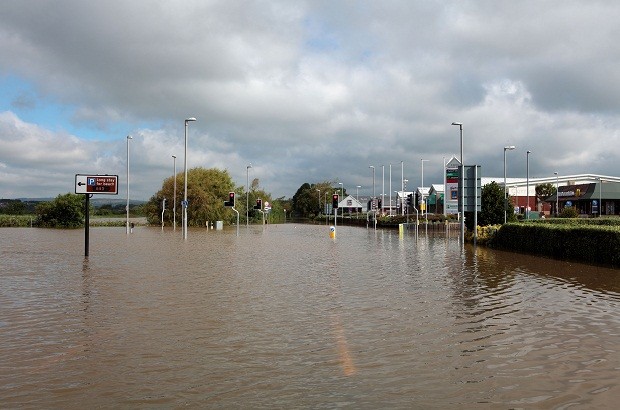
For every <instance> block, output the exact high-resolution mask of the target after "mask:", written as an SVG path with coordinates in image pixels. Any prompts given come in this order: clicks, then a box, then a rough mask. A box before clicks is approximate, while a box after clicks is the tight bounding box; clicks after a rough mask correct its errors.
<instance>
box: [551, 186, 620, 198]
mask: <svg viewBox="0 0 620 410" xmlns="http://www.w3.org/2000/svg"><path fill="white" fill-rule="evenodd" d="M558 192H559V200H560V201H584V200H592V199H599V198H600V199H607V200H612V199H620V183H617V182H605V181H603V185H602V188H601V183H600V182H597V183H592V184H576V185H566V186H560V187H558ZM555 201H556V195H555V194H553V195H551V196H550V197H548V198H546V199H545V202H555Z"/></svg>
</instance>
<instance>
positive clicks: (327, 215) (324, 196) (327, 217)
mask: <svg viewBox="0 0 620 410" xmlns="http://www.w3.org/2000/svg"><path fill="white" fill-rule="evenodd" d="M323 206H324V207H325V209H324V210H325V225H329V212H327V191H325V192H324V193H323Z"/></svg>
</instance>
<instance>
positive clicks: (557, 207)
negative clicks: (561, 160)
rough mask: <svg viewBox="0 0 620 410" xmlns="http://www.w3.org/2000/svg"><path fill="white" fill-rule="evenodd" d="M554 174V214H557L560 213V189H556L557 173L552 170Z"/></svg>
mask: <svg viewBox="0 0 620 410" xmlns="http://www.w3.org/2000/svg"><path fill="white" fill-rule="evenodd" d="M553 175H555V216H558V215H559V213H560V191H558V182H559V181H558V173H557V172H554V173H553Z"/></svg>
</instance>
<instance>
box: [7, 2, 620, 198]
mask: <svg viewBox="0 0 620 410" xmlns="http://www.w3.org/2000/svg"><path fill="white" fill-rule="evenodd" d="M0 7H1V8H2V13H0V53H2V55H3V56H8V57H7V58H3V59H2V61H0V73H1V74H2V75H8V76H14V77H16V78H19V79H21V80H23V81H24V82H27V83H28V84H29V85H31V86H32V90H28V92H27V93H22V94H19V93H17V94H15V95H14V98H12V101H14V102H18V101H25V100H23V96H25V95H28V97H29V98H33V100H32V101H30V100H28V101H27V102H28V104H14V105H13V106H10V105H7V106H6V107H2V106H0V110H1V111H5V112H4V113H3V114H2V116H0V127H1V128H0V131H1V132H2V134H1V135H0V144H2V145H1V146H0V148H1V151H0V164H3V167H2V168H1V169H2V171H3V172H4V173H5V174H3V175H5V176H2V177H1V178H2V179H3V181H2V182H3V185H2V187H3V188H2V189H7V191H8V188H5V187H9V186H11V187H12V188H11V191H10V192H17V190H18V189H22V188H23V187H26V188H24V189H25V190H26V191H27V190H28V189H32V190H34V185H32V184H31V182H32V181H31V180H28V182H29V183H21V184H19V183H18V182H17V181H18V180H20V179H22V178H24V181H25V180H26V179H25V178H27V177H29V176H32V177H33V178H35V179H36V177H37V175H39V174H37V172H38V171H36V170H37V169H40V170H41V171H40V175H46V174H47V175H56V176H58V175H62V179H65V178H66V175H69V177H70V178H69V179H70V180H72V173H77V172H86V171H87V170H88V172H110V171H108V170H109V169H116V171H112V172H115V173H119V174H123V173H124V164H125V149H126V140H125V135H127V134H131V135H133V137H134V139H133V140H132V141H131V142H130V152H131V153H132V156H131V161H130V164H131V169H132V171H131V173H132V175H134V176H135V181H136V185H137V186H136V189H135V190H134V189H133V188H132V191H133V192H135V193H136V195H140V196H141V197H142V198H143V199H146V198H148V197H149V196H150V195H152V194H153V193H154V192H155V191H156V190H157V189H158V188H159V186H160V185H161V181H162V180H163V178H165V177H167V176H168V175H170V174H171V172H172V171H171V170H172V159H171V155H173V154H174V153H176V155H177V157H178V161H177V162H178V164H179V165H180V164H181V163H182V152H183V119H184V118H186V117H188V116H195V117H197V118H198V121H197V122H196V123H192V124H191V126H190V139H189V141H190V143H189V147H190V158H189V159H190V166H197V165H200V166H206V167H211V166H217V167H220V168H227V169H229V171H230V173H231V175H232V176H233V178H235V180H236V181H237V183H238V184H243V183H244V182H245V171H246V169H245V167H246V165H247V164H248V163H250V162H251V163H252V164H255V165H253V169H252V173H253V176H254V177H257V178H259V179H261V185H262V186H264V187H265V189H267V190H268V191H272V192H273V193H274V194H275V195H277V196H281V195H284V196H292V195H293V194H294V192H295V191H296V190H297V188H298V187H299V186H300V185H301V184H302V183H304V182H315V181H322V180H336V179H338V180H340V181H344V182H345V183H347V184H349V185H351V186H355V185H362V186H369V185H370V178H371V175H370V173H369V172H368V169H367V167H368V165H370V164H374V165H377V166H379V165H381V164H385V165H387V164H389V163H393V164H399V163H400V161H401V160H404V161H405V162H406V166H405V169H406V174H407V176H408V178H409V179H410V180H418V179H419V176H420V175H419V173H420V172H419V171H420V163H419V160H420V158H422V157H424V158H425V159H430V160H431V161H430V162H429V163H427V164H426V165H425V179H427V178H429V180H432V178H435V179H438V178H439V175H440V174H439V172H440V171H439V170H440V167H441V163H442V158H443V157H449V156H451V155H452V154H454V153H456V152H457V151H458V149H459V147H458V145H457V143H458V138H457V133H456V131H455V129H454V127H451V126H450V123H451V122H452V121H461V122H463V123H464V125H465V136H466V143H467V144H466V145H467V147H466V158H469V159H470V160H471V161H476V162H477V163H480V164H482V165H483V172H484V174H485V175H499V173H500V172H501V168H502V158H501V157H502V154H503V152H502V147H503V145H505V144H506V143H513V144H515V145H517V147H518V149H517V151H515V152H512V153H511V154H512V157H514V161H515V163H518V161H520V160H518V158H519V156H521V155H523V156H524V155H525V154H524V153H525V151H526V150H528V149H530V150H531V151H533V153H534V154H533V155H532V157H531V159H532V167H531V168H532V173H533V174H536V175H538V176H544V175H548V174H552V172H553V171H555V170H559V171H560V172H562V173H580V172H597V173H607V174H614V173H615V169H614V168H613V161H609V158H612V156H613V155H617V154H618V153H619V152H618V149H617V148H616V146H618V144H617V142H618V133H617V131H616V130H617V129H618V127H617V126H618V123H619V122H620V118H619V117H618V115H617V108H618V101H620V100H618V98H617V95H618V94H619V93H620V89H619V87H620V77H619V76H620V74H617V73H616V72H617V70H616V69H615V67H617V66H618V63H619V62H620V61H619V60H620V48H619V47H617V46H616V38H617V34H618V31H619V30H620V29H618V26H617V23H616V16H617V15H618V14H619V12H620V5H617V4H616V3H615V2H610V1H593V2H588V3H587V4H584V3H579V2H562V1H550V2H534V1H525V2H494V1H480V2H462V1H446V2H410V1H387V2H373V1H360V2H340V1H310V2H308V1H248V2H230V1H224V0H221V1H217V0H210V1H202V0H201V1H198V0H196V1H183V2H174V1H172V2H171V1H138V0H136V1H131V2H125V1H120V0H119V1H114V0H112V1H106V2H99V3H93V2H82V1H77V0H76V1H70V0H65V1H58V2H53V3H48V2H30V1H9V2H5V3H3V5H2V6H0ZM19 95H21V97H19ZM30 96H33V97H30ZM20 98H21V99H20ZM50 104H55V105H56V104H60V105H61V106H62V107H63V108H64V110H65V111H66V112H70V114H71V115H68V116H67V118H68V120H70V121H72V124H63V123H62V122H60V123H59V124H57V126H54V125H53V122H52V121H49V119H48V121H47V123H46V124H47V125H45V126H43V125H41V124H39V123H38V121H37V120H36V116H34V115H33V116H31V115H27V114H29V113H32V112H35V111H36V112H39V113H40V112H41V111H42V110H43V111H44V110H45V106H46V105H50ZM9 110H12V111H9ZM30 118H35V119H34V120H30ZM59 121H63V119H59ZM72 127H77V128H80V127H81V128H89V129H95V130H98V132H97V133H96V135H98V137H96V138H92V137H91V138H89V140H88V141H86V140H84V139H81V138H79V137H77V136H75V135H70V133H69V132H62V131H58V130H62V129H65V130H67V129H73V128H72ZM123 127H124V128H126V129H125V130H124V131H121V132H120V133H119V128H120V129H123ZM73 134H78V133H77V132H73ZM16 141H20V142H21V143H18V142H16ZM25 145H27V146H28V150H27V152H26V151H24V150H21V148H23V146H25ZM521 150H522V151H521ZM134 156H135V157H134ZM427 167H428V168H427ZM520 168H524V167H520ZM520 168H517V167H516V166H515V168H514V170H515V172H517V171H518V170H519V169H520ZM427 169H428V171H427ZM74 170H75V171H74ZM518 172H520V173H521V174H524V171H523V172H521V171H518ZM121 179H122V178H121ZM132 179H133V178H132ZM13 180H15V186H13V185H12V184H13V182H11V181H13ZM5 181H6V183H7V184H8V185H5ZM63 186H64V185H63ZM20 187H22V188H20ZM70 188H72V187H71V186H70ZM46 189H47V190H49V189H50V187H49V186H42V187H41V189H40V190H46ZM54 193H59V192H54ZM54 193H47V192H41V193H40V194H39V195H40V196H50V195H51V194H54ZM26 195H28V196H36V194H34V193H33V194H26Z"/></svg>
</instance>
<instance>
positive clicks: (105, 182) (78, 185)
mask: <svg viewBox="0 0 620 410" xmlns="http://www.w3.org/2000/svg"><path fill="white" fill-rule="evenodd" d="M75 193H76V194H105V195H118V175H86V174H75Z"/></svg>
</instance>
